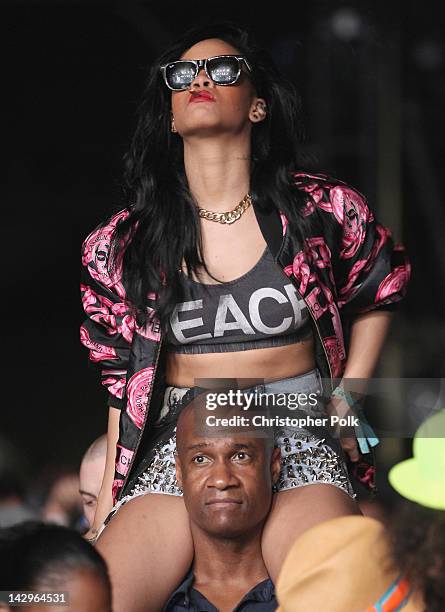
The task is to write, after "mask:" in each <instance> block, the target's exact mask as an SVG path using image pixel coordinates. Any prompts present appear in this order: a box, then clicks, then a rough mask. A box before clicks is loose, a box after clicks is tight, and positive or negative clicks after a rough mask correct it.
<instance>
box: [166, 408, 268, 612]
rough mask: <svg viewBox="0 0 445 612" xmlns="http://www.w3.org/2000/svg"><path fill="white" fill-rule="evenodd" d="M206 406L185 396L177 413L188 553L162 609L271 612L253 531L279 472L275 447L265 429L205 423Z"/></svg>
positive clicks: (177, 611)
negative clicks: (186, 567)
mask: <svg viewBox="0 0 445 612" xmlns="http://www.w3.org/2000/svg"><path fill="white" fill-rule="evenodd" d="M208 414H209V413H208V412H207V411H206V410H205V409H204V408H203V402H191V403H190V404H188V405H187V406H186V407H185V408H184V410H183V411H182V413H181V415H180V417H179V419H178V424H177V430H176V436H177V458H176V474H177V479H178V484H179V486H180V487H181V488H182V490H183V494H184V502H185V505H186V508H187V510H188V513H189V517H190V526H191V531H192V537H193V543H194V549H195V556H194V560H193V566H192V568H191V569H190V572H189V573H188V575H187V576H186V577H185V579H184V580H183V582H182V584H181V585H180V586H179V587H178V588H177V589H176V591H175V592H174V593H173V594H172V595H171V597H170V599H169V601H168V602H167V604H166V606H165V608H164V611H165V612H185V611H186V610H205V611H208V612H218V611H219V612H226V611H230V612H232V610H235V609H236V610H237V612H238V611H239V612H241V611H243V612H271V611H272V610H275V609H276V606H277V603H276V599H275V593H274V587H273V584H272V582H271V580H270V578H269V576H268V573H267V570H266V567H265V565H264V562H263V558H262V554H261V532H262V529H263V526H264V522H265V519H266V517H267V515H268V513H269V510H270V507H271V503H272V486H273V484H274V483H275V482H276V481H277V479H278V476H279V473H280V449H279V448H275V447H274V441H273V432H272V431H270V430H269V431H265V430H259V429H255V428H254V427H250V426H243V427H239V428H237V429H234V428H233V427H227V426H222V427H220V428H216V427H207V426H206V425H205V418H206V416H208ZM213 415H215V416H218V414H215V413H213ZM234 415H235V412H234V411H233V410H232V411H231V412H230V413H229V414H227V413H226V414H225V415H222V416H225V417H230V416H234ZM219 416H221V415H219Z"/></svg>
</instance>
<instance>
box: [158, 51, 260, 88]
mask: <svg viewBox="0 0 445 612" xmlns="http://www.w3.org/2000/svg"><path fill="white" fill-rule="evenodd" d="M243 63H244V65H245V66H246V68H247V70H248V71H249V72H251V71H252V68H251V66H250V64H249V63H248V61H247V60H246V58H245V57H243V56H242V55H215V56H213V57H208V58H207V59H200V60H177V61H176V62H170V63H169V64H164V65H163V66H161V67H160V70H161V72H162V75H163V77H164V81H165V84H166V85H167V87H168V88H169V89H172V90H173V91H180V90H182V89H187V88H188V87H190V84H191V83H192V82H193V80H194V79H195V78H196V76H197V74H198V73H199V71H200V70H201V68H204V70H205V72H206V74H207V76H208V77H209V79H211V80H212V81H213V82H214V83H215V85H233V84H234V83H236V82H237V80H238V79H239V76H240V74H241V67H242V65H243Z"/></svg>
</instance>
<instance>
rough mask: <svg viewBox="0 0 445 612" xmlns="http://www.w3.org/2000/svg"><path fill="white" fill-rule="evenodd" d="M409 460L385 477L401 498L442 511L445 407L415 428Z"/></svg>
mask: <svg viewBox="0 0 445 612" xmlns="http://www.w3.org/2000/svg"><path fill="white" fill-rule="evenodd" d="M413 453H414V457H413V458H412V459H407V460H406V461H401V462H400V463H397V464H396V465H395V466H394V467H393V468H392V469H391V470H390V472H389V474H388V479H389V482H390V483H391V485H392V486H393V487H394V489H395V490H396V491H397V492H398V493H400V495H402V496H403V497H406V498H407V499H410V500H412V501H414V502H417V503H418V504H421V505H422V506H426V507H427V508H435V509H436V510H445V410H441V411H440V412H436V413H435V414H433V416H431V417H429V418H428V419H426V421H424V422H423V423H422V425H421V426H420V427H419V428H418V430H417V431H416V434H415V436H414V442H413Z"/></svg>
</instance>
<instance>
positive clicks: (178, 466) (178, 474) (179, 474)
mask: <svg viewBox="0 0 445 612" xmlns="http://www.w3.org/2000/svg"><path fill="white" fill-rule="evenodd" d="M175 466H176V480H177V481H178V487H179V488H180V489H182V469H181V462H180V461H179V457H178V455H177V453H175Z"/></svg>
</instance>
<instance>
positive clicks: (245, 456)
mask: <svg viewBox="0 0 445 612" xmlns="http://www.w3.org/2000/svg"><path fill="white" fill-rule="evenodd" d="M235 458H236V459H238V461H245V460H246V459H248V458H249V455H248V454H247V453H244V452H243V451H241V452H239V453H236V455H235Z"/></svg>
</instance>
